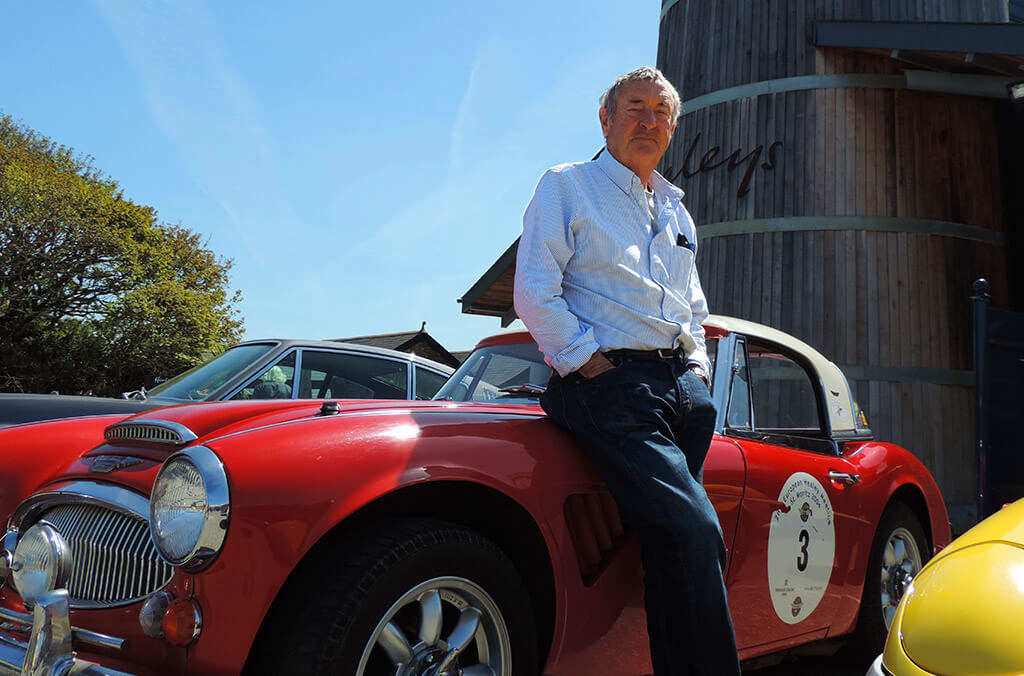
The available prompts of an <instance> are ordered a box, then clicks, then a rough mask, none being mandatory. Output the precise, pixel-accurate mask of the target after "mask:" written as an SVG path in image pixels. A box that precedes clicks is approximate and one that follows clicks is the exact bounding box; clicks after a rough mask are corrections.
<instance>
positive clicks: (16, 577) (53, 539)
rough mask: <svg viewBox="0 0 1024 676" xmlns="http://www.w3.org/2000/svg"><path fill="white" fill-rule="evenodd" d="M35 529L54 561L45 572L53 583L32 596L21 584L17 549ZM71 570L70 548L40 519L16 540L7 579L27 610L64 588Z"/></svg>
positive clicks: (53, 529) (54, 527)
mask: <svg viewBox="0 0 1024 676" xmlns="http://www.w3.org/2000/svg"><path fill="white" fill-rule="evenodd" d="M36 529H38V530H39V532H40V533H42V536H43V539H44V540H45V542H46V544H47V546H48V547H49V548H50V553H51V555H52V557H53V559H54V564H53V567H52V570H47V571H46V573H47V575H48V576H49V575H50V573H51V572H52V574H53V582H52V584H50V585H49V587H48V588H47V589H43V590H42V591H40V592H39V593H38V594H32V593H26V590H25V588H24V585H23V584H21V580H20V578H21V575H20V573H22V571H21V570H20V569H19V568H18V567H17V566H18V563H19V561H18V549H19V548H20V547H22V546H24V543H25V541H26V540H27V539H28V538H29V536H30V535H31V534H32V532H33V531H35V530H36ZM73 569H74V558H73V556H72V554H71V547H70V546H68V543H67V542H66V541H65V540H64V538H63V536H62V535H61V534H60V531H58V530H57V527H56V526H54V525H53V524H52V523H50V522H49V521H46V520H45V519H41V520H39V521H36V522H35V523H34V524H32V525H31V526H29V527H28V528H27V529H25V532H24V533H23V534H22V535H21V537H19V538H18V543H17V546H16V547H15V549H14V551H13V552H11V575H10V578H9V579H10V581H11V583H12V584H13V587H14V589H15V590H16V591H17V592H18V595H19V596H20V597H21V599H22V601H24V603H25V606H26V607H27V608H32V607H33V606H34V605H35V603H36V601H37V600H39V597H41V596H42V595H44V594H46V593H48V592H51V591H53V590H54V589H60V588H62V587H64V586H65V585H66V584H67V583H68V579H69V578H70V577H71V572H72V570H73Z"/></svg>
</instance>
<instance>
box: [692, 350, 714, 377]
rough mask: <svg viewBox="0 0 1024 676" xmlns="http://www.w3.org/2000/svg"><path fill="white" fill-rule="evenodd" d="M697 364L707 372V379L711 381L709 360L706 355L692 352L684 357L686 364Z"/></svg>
mask: <svg viewBox="0 0 1024 676" xmlns="http://www.w3.org/2000/svg"><path fill="white" fill-rule="evenodd" d="M691 365H692V366H699V367H701V368H702V369H704V372H705V373H707V374H708V381H709V382H710V381H711V361H710V360H709V359H708V358H707V355H697V354H692V355H690V356H689V357H687V359H686V366H687V368H689V367H690V366H691Z"/></svg>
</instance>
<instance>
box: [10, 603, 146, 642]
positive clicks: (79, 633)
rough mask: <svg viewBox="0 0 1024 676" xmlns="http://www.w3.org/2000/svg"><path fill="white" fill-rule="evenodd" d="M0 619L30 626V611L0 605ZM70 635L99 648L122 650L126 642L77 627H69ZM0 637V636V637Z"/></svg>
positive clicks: (78, 640) (125, 640) (77, 640)
mask: <svg viewBox="0 0 1024 676" xmlns="http://www.w3.org/2000/svg"><path fill="white" fill-rule="evenodd" d="M0 619H2V620H8V621H9V622H16V623H18V624H23V625H25V627H26V628H28V627H31V626H32V613H19V612H18V611H16V610H11V609H10V608H3V607H0ZM71 636H72V638H73V639H74V640H75V641H76V642H78V643H85V644H88V645H93V646H97V647H99V648H110V649H111V650H124V646H125V644H126V643H127V642H128V641H127V639H123V638H118V637H116V636H110V635H108V634H101V633H99V632H96V631H89V630H88V629H80V628H78V627H71ZM2 638H3V637H2V636H0V639H2Z"/></svg>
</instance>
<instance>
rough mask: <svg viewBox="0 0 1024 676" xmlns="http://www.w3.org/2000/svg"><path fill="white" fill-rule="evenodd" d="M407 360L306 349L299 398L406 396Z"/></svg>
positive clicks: (303, 357)
mask: <svg viewBox="0 0 1024 676" xmlns="http://www.w3.org/2000/svg"><path fill="white" fill-rule="evenodd" d="M408 373H409V366H408V363H407V362H404V361H399V360H395V359H388V358H386V357H376V356H370V355H361V354H352V353H348V352H329V351H318V350H303V352H302V365H301V369H300V373H299V398H300V399H327V398H331V399H407V398H408Z"/></svg>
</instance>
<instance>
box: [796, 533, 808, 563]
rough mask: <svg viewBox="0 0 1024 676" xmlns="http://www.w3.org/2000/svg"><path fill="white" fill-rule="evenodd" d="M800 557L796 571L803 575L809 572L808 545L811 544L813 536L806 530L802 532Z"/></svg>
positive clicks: (797, 560) (797, 558)
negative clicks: (806, 571)
mask: <svg viewBox="0 0 1024 676" xmlns="http://www.w3.org/2000/svg"><path fill="white" fill-rule="evenodd" d="M798 539H799V540H800V556H798V557H796V569H797V570H799V571H800V572H801V573H802V572H804V571H805V570H807V545H809V544H811V535H810V533H808V532H807V531H806V530H802V531H800V537H799V538H798Z"/></svg>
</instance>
